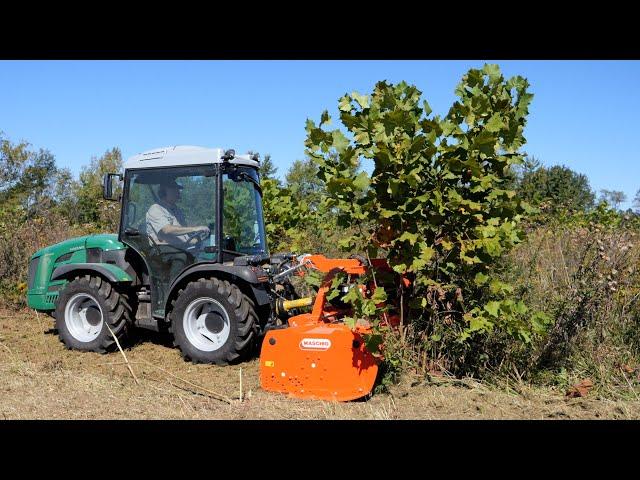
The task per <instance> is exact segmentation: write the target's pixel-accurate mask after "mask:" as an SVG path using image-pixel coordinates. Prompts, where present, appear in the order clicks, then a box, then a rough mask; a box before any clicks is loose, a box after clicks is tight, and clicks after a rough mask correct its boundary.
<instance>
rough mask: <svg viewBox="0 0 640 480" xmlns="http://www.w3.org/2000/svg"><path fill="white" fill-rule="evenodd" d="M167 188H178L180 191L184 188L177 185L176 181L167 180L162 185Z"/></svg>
mask: <svg viewBox="0 0 640 480" xmlns="http://www.w3.org/2000/svg"><path fill="white" fill-rule="evenodd" d="M161 185H162V186H163V187H165V188H177V189H178V190H182V189H183V188H184V187H183V186H182V185H180V184H179V183H177V182H176V181H175V180H167V181H166V182H163V183H162V184H161Z"/></svg>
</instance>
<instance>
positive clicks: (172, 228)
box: [160, 224, 209, 235]
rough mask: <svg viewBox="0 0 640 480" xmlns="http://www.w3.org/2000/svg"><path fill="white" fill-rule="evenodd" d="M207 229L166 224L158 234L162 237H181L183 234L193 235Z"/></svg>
mask: <svg viewBox="0 0 640 480" xmlns="http://www.w3.org/2000/svg"><path fill="white" fill-rule="evenodd" d="M208 230H209V228H207V227H204V226H200V227H179V226H177V225H171V224H167V225H165V226H164V227H162V229H161V230H160V233H161V234H163V235H183V234H185V233H193V232H198V231H202V232H205V231H208Z"/></svg>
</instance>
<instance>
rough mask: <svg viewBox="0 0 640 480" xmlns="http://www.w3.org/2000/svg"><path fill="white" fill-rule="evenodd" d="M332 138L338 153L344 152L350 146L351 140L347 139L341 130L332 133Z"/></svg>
mask: <svg viewBox="0 0 640 480" xmlns="http://www.w3.org/2000/svg"><path fill="white" fill-rule="evenodd" d="M331 136H332V137H333V147H334V148H335V149H336V150H337V151H338V153H342V152H344V150H345V149H346V148H347V147H348V146H349V140H348V139H347V137H345V136H344V135H343V134H342V132H341V131H340V130H334V131H333V132H331Z"/></svg>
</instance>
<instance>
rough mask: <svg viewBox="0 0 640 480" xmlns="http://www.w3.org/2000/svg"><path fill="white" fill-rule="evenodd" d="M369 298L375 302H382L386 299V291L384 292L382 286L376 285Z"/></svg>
mask: <svg viewBox="0 0 640 480" xmlns="http://www.w3.org/2000/svg"><path fill="white" fill-rule="evenodd" d="M371 300H373V301H374V302H375V303H383V302H386V301H387V292H385V290H384V288H382V287H378V288H376V289H375V290H374V291H373V295H371Z"/></svg>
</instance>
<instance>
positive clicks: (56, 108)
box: [0, 60, 640, 207]
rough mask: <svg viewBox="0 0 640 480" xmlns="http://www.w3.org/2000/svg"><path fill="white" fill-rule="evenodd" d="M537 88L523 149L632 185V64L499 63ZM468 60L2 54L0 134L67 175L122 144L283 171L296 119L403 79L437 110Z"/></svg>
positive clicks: (636, 64) (635, 98)
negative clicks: (42, 151) (188, 151)
mask: <svg viewBox="0 0 640 480" xmlns="http://www.w3.org/2000/svg"><path fill="white" fill-rule="evenodd" d="M487 61H489V62H491V63H498V64H499V65H500V66H501V68H502V70H503V72H504V74H505V76H512V75H516V74H519V75H523V76H525V77H527V78H528V79H529V82H530V83H531V91H532V93H534V94H535V97H534V100H533V103H532V105H531V108H530V115H529V122H528V124H527V128H526V130H525V137H526V138H527V140H528V143H527V145H526V146H525V148H524V150H525V151H526V152H527V153H528V154H530V155H534V156H536V157H538V158H539V159H541V160H542V161H543V163H545V164H546V165H555V164H564V165H567V166H569V167H570V168H572V169H574V170H576V171H578V172H581V173H585V174H586V175H587V176H588V177H589V180H590V183H591V186H592V188H593V189H594V190H596V191H599V190H600V189H603V188H607V189H610V190H622V191H624V192H625V193H626V194H627V197H628V198H629V200H628V201H627V203H626V204H624V205H623V207H627V206H629V205H630V204H631V199H632V198H633V196H634V195H635V192H636V191H637V190H638V189H640V162H638V158H639V155H640V154H639V153H638V148H637V146H636V143H635V141H636V139H637V138H638V137H639V135H638V127H640V121H639V120H638V118H639V117H638V114H639V113H640V91H639V87H640V61H500V60H487ZM483 63H484V61H483V60H471V61H425V60H420V61H0V131H3V132H4V134H5V135H6V136H7V137H8V138H9V139H11V140H13V141H18V140H26V141H28V142H30V143H31V144H32V145H33V146H34V147H36V148H46V149H48V150H50V151H51V152H52V153H53V154H54V155H55V157H56V159H57V162H58V165H60V166H67V167H69V168H70V169H71V170H72V171H73V172H74V173H75V174H77V173H78V172H79V171H80V168H81V167H82V166H83V165H86V164H88V163H89V161H90V160H91V157H93V156H100V155H102V154H103V153H104V152H105V151H106V150H108V149H110V148H112V147H116V146H117V147H120V149H121V150H122V153H123V156H124V157H125V158H126V157H129V156H131V155H134V154H136V153H139V152H141V151H144V150H148V149H151V148H155V147H159V146H167V145H201V146H207V147H222V148H234V149H235V150H236V151H238V152H245V151H246V150H249V149H251V150H256V151H258V152H260V153H261V154H262V155H263V156H264V154H265V153H270V154H271V155H272V158H273V160H274V162H275V164H276V166H277V167H278V174H279V175H281V176H283V175H284V174H285V173H286V170H287V168H288V167H289V165H291V163H292V162H293V161H294V160H296V159H301V158H303V156H304V139H305V130H304V125H305V120H306V119H307V118H309V117H310V118H313V119H315V120H317V119H319V117H320V114H321V113H322V111H323V110H324V109H327V110H329V112H330V113H331V114H332V116H333V117H334V124H335V121H336V120H337V117H336V111H337V102H338V98H339V97H341V96H342V95H343V94H344V93H346V92H352V91H358V92H360V93H369V92H370V91H371V90H372V88H373V86H374V84H375V83H376V81H378V80H382V79H387V80H389V81H391V82H398V81H400V80H406V81H407V82H409V83H413V84H415V85H416V86H418V88H419V89H420V90H422V92H423V95H424V98H425V99H427V100H428V101H429V103H430V105H431V107H432V108H433V110H434V112H436V113H442V114H444V113H446V111H447V110H448V107H449V106H450V104H451V103H452V102H453V100H454V98H455V96H454V93H453V90H454V88H455V85H456V84H457V83H458V81H459V80H460V78H461V76H462V75H463V74H464V72H465V71H466V70H467V69H469V68H470V67H479V66H481V65H482V64H483Z"/></svg>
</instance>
